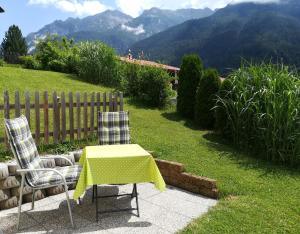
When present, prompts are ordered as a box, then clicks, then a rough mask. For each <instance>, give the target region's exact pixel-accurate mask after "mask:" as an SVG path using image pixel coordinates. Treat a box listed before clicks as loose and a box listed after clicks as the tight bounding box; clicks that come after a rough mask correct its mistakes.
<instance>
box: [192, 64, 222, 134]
mask: <svg viewBox="0 0 300 234" xmlns="http://www.w3.org/2000/svg"><path fill="white" fill-rule="evenodd" d="M220 86H221V80H220V78H219V74H218V72H217V71H216V70H214V69H207V70H205V72H204V75H203V77H202V78H201V80H200V82H199V86H198V89H197V92H196V101H195V122H196V123H197V124H198V125H199V126H200V127H201V128H205V129H212V128H213V127H214V124H215V116H214V110H213V108H214V106H215V103H216V94H217V93H218V91H219V89H220Z"/></svg>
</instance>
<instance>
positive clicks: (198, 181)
mask: <svg viewBox="0 0 300 234" xmlns="http://www.w3.org/2000/svg"><path fill="white" fill-rule="evenodd" d="M181 179H182V181H183V182H185V183H189V184H194V185H196V186H199V187H205V188H210V189H212V188H216V181H215V180H212V179H209V178H206V177H202V176H196V175H193V174H190V173H186V172H184V173H182V174H181Z"/></svg>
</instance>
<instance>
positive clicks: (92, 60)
mask: <svg viewBox="0 0 300 234" xmlns="http://www.w3.org/2000/svg"><path fill="white" fill-rule="evenodd" d="M79 57H80V61H79V65H78V72H79V76H80V77H81V78H82V79H83V80H85V81H88V82H90V83H94V84H104V85H109V86H112V85H119V83H120V77H119V76H118V62H117V58H116V54H115V52H114V50H113V49H112V48H110V47H109V46H107V45H105V44H103V43H101V42H84V43H81V44H80V46H79Z"/></svg>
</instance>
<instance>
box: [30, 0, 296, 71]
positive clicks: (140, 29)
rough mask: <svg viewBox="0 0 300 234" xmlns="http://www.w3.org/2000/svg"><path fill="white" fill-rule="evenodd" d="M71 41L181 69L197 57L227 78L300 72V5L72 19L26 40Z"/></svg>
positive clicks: (285, 2) (290, 1)
mask: <svg viewBox="0 0 300 234" xmlns="http://www.w3.org/2000/svg"><path fill="white" fill-rule="evenodd" d="M47 34H58V35H61V36H63V35H64V36H68V37H72V38H74V39H75V41H84V40H101V41H103V42H105V43H107V44H109V45H110V46H112V47H114V48H115V49H116V50H117V52H118V53H119V54H125V53H127V51H128V49H131V51H132V53H133V55H134V56H135V57H136V56H137V55H138V54H140V53H141V52H142V51H143V54H144V56H145V58H146V59H149V60H154V61H159V62H163V63H168V64H170V65H175V66H179V65H180V62H181V58H182V56H183V55H185V54H189V53H196V54H199V55H200V57H201V58H202V59H203V62H204V64H205V66H206V67H214V68H217V69H218V70H219V71H220V73H221V74H224V75H226V74H227V73H228V72H230V71H231V70H232V69H234V68H237V67H239V66H240V63H241V60H242V59H245V60H247V61H263V60H265V61H270V60H272V61H273V62H283V63H285V64H289V65H293V66H295V67H296V68H297V69H298V70H300V43H299V41H300V1H299V0H280V3H265V4H256V3H240V4H229V5H228V6H226V7H225V8H222V9H218V10H216V11H212V10H210V9H208V8H206V9H180V10H176V11H172V10H162V9H159V8H152V9H149V10H146V11H144V12H143V13H142V14H141V15H140V16H138V17H136V18H132V17H131V16H129V15H126V14H124V13H122V12H120V11H117V10H114V11H111V10H108V11H105V12H103V13H100V14H97V15H94V16H89V17H86V18H83V19H78V18H69V19H67V20H65V21H61V20H57V21H54V22H53V23H51V24H48V25H46V26H45V27H43V28H42V29H40V30H39V31H38V32H36V33H31V34H29V35H28V36H27V42H28V43H29V46H30V47H31V48H34V43H35V41H36V39H38V38H43V37H45V36H46V35H47Z"/></svg>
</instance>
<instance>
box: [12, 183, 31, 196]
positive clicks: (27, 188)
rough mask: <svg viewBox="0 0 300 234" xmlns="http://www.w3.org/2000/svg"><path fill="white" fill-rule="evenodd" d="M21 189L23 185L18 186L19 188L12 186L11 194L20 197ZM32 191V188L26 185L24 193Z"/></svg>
mask: <svg viewBox="0 0 300 234" xmlns="http://www.w3.org/2000/svg"><path fill="white" fill-rule="evenodd" d="M20 191H21V187H17V188H12V189H11V190H10V192H11V195H12V196H16V197H19V196H20ZM30 193H32V188H31V187H29V186H28V185H25V186H24V188H23V193H22V194H23V195H26V194H30Z"/></svg>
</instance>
